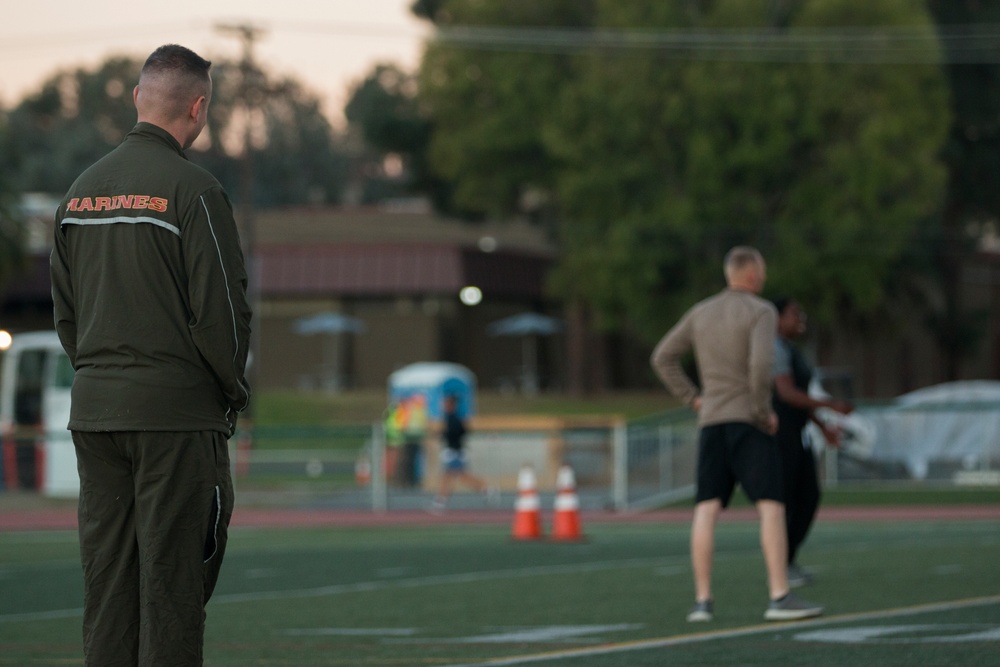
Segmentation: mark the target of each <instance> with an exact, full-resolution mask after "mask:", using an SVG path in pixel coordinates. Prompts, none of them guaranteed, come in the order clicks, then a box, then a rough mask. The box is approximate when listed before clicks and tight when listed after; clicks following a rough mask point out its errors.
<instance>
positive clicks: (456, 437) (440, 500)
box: [431, 395, 497, 513]
mask: <svg viewBox="0 0 1000 667" xmlns="http://www.w3.org/2000/svg"><path fill="white" fill-rule="evenodd" d="M467 433H468V428H467V427H466V424H465V420H464V419H462V417H460V416H459V414H458V399H457V398H456V397H455V396H451V395H448V396H445V398H444V430H443V432H442V439H443V441H444V447H442V448H441V484H440V486H439V487H438V492H437V496H436V497H435V498H434V501H433V503H432V504H431V512H433V513H440V512H443V511H444V508H445V506H446V505H447V504H448V497H449V496H450V495H451V492H452V489H453V488H454V486H455V483H456V482H464V483H465V484H466V485H468V486H471V487H472V488H474V489H476V490H477V491H479V492H480V493H485V494H486V496H487V498H488V499H489V500H490V501H491V502H492V501H494V500H495V499H496V496H497V492H496V490H495V489H494V488H493V487H492V486H491V485H490V484H489V483H487V482H486V480H484V479H483V478H481V477H477V476H476V475H473V474H472V473H471V472H469V469H468V463H467V462H466V460H465V436H466V434H467Z"/></svg>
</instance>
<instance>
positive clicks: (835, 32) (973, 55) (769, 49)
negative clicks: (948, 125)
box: [434, 24, 1000, 64]
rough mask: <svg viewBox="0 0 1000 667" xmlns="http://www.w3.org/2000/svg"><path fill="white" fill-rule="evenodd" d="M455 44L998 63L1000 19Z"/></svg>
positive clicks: (629, 32)
mask: <svg viewBox="0 0 1000 667" xmlns="http://www.w3.org/2000/svg"><path fill="white" fill-rule="evenodd" d="M434 41H436V42H437V43H439V44H441V45H443V46H451V47H456V48H466V49H476V50H487V51H511V52H531V53H548V54H567V55H571V54H581V53H590V52H610V53H615V52H635V51H655V52H657V53H658V54H660V55H662V56H664V57H667V58H673V59H677V60H736V61H746V62H832V63H873V64H875V63H878V64H891V63H901V64H919V63H933V64H940V63H950V64H973V63H987V64H994V63H1000V25H995V24H981V25H980V24H972V25H966V24H963V25H949V26H940V27H939V28H938V29H936V30H935V28H934V26H873V27H826V28H790V29H787V30H778V29H758V28H717V29H692V28H678V29H638V28H630V29H620V30H606V29H591V28H525V27H516V28H510V27H490V26H448V27H441V28H439V29H438V30H437V33H436V34H435V37H434Z"/></svg>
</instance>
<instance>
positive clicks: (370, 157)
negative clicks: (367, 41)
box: [344, 64, 450, 210]
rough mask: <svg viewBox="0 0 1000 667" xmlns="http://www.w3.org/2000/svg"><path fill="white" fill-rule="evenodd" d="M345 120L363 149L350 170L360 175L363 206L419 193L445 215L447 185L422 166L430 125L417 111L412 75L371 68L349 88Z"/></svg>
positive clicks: (394, 68) (382, 67)
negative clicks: (372, 202)
mask: <svg viewBox="0 0 1000 667" xmlns="http://www.w3.org/2000/svg"><path fill="white" fill-rule="evenodd" d="M344 115H345V116H346V118H347V121H348V123H349V124H350V130H351V132H356V133H357V134H358V135H359V136H360V138H361V142H360V143H361V145H362V146H363V149H362V150H360V151H359V153H360V156H359V158H357V161H358V162H359V164H358V166H357V167H356V168H355V170H354V171H355V172H356V173H358V174H359V175H361V176H362V179H361V180H363V184H362V189H363V191H364V194H363V196H362V200H363V201H369V200H374V199H379V198H384V197H386V196H401V195H407V194H414V193H421V194H425V195H427V196H429V197H430V198H431V200H432V201H433V202H434V204H435V206H436V207H437V208H438V209H441V210H450V209H449V207H450V198H449V190H448V186H447V183H445V182H444V181H442V180H441V179H439V178H437V177H435V176H434V174H433V173H431V170H430V169H429V167H428V164H427V147H428V142H429V140H430V136H431V125H430V123H429V122H428V120H427V118H426V117H425V116H424V114H423V113H422V112H421V110H420V105H419V102H418V100H417V81H416V77H415V76H414V75H413V74H409V73H407V72H404V71H402V70H401V69H399V67H397V66H395V65H389V64H378V65H376V66H375V67H374V68H373V69H372V71H371V72H370V73H369V74H368V75H367V76H366V77H365V79H364V80H363V81H361V83H359V84H357V85H356V86H355V87H354V89H353V91H352V93H351V97H350V100H348V102H347V106H346V107H345V108H344ZM386 165H390V166H389V168H388V169H387V168H386Z"/></svg>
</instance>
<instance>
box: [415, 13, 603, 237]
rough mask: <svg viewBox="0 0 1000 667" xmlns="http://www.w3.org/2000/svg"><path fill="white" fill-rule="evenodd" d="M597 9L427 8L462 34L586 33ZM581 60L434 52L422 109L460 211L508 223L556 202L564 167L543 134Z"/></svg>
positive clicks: (427, 58) (432, 48)
mask: <svg viewBox="0 0 1000 667" xmlns="http://www.w3.org/2000/svg"><path fill="white" fill-rule="evenodd" d="M591 4H592V3H591V2H589V1H580V0H551V1H549V2H545V3H513V4H511V3H506V4H503V3H486V2H476V0H450V1H446V0H441V1H439V2H426V1H423V2H418V3H417V5H418V7H417V9H418V11H419V12H422V14H423V15H424V16H430V17H431V18H432V19H433V20H434V21H435V22H436V23H437V25H438V27H439V28H441V29H445V30H447V29H448V28H452V27H455V26H469V25H471V26H485V27H489V26H528V27H533V28H538V27H545V26H556V27H560V26H571V27H583V26H586V25H588V24H589V21H590V18H591V13H592V9H591ZM572 64H573V57H572V56H569V55H539V54H538V53H534V52H531V51H525V52H519V51H484V50H466V49H462V48H456V47H455V46H454V45H452V44H450V43H449V42H447V41H439V42H432V43H430V44H429V45H428V47H427V50H426V52H425V54H424V58H423V61H422V62H421V66H420V73H419V81H420V100H421V104H422V109H423V110H424V112H425V113H426V114H428V116H429V117H430V120H431V122H432V123H433V128H434V129H433V136H432V138H431V142H430V147H429V160H430V164H431V166H432V168H433V169H434V170H435V171H436V172H437V173H438V174H439V175H440V176H441V177H442V178H444V179H446V180H449V181H451V182H452V184H453V199H452V204H453V206H454V207H455V208H456V209H459V210H462V211H466V212H475V213H476V214H478V215H479V216H488V217H495V218H501V217H505V216H507V215H509V214H510V213H512V212H522V211H524V210H525V207H527V208H529V209H537V208H538V206H539V204H540V203H543V202H545V201H547V194H548V193H550V192H551V189H552V186H553V184H554V180H553V179H554V175H555V173H556V165H555V163H554V162H553V159H552V156H551V154H550V153H549V152H548V151H547V150H546V147H545V144H544V140H543V136H542V127H543V124H544V121H545V119H546V118H547V117H548V116H549V113H550V110H551V107H552V105H553V103H554V101H555V99H556V95H557V93H558V91H559V90H560V89H561V88H562V86H563V85H564V84H565V82H566V81H568V80H569V79H570V77H571V76H572V74H573V68H572Z"/></svg>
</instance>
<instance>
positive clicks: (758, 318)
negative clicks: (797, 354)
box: [650, 289, 778, 430]
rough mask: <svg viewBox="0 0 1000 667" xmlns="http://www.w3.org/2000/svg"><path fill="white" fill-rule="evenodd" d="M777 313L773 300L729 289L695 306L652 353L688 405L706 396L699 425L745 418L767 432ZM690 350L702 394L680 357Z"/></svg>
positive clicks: (668, 382)
mask: <svg viewBox="0 0 1000 667" xmlns="http://www.w3.org/2000/svg"><path fill="white" fill-rule="evenodd" d="M777 317H778V315H777V312H776V311H775V309H774V306H773V305H772V304H771V303H770V302H768V301H765V300H764V299H762V298H760V297H758V296H756V295H754V294H751V293H750V292H744V291H740V290H735V289H725V290H723V291H721V292H719V293H718V294H716V295H715V296H713V297H710V298H708V299H705V300H704V301H700V302H699V303H697V304H695V305H694V307H692V308H691V310H689V311H688V312H687V313H686V314H685V315H684V317H682V318H681V319H680V321H679V322H678V323H677V324H676V325H675V326H674V327H673V328H672V329H671V330H670V331H668V332H667V334H666V335H665V336H664V337H663V338H662V339H661V340H660V342H659V344H657V346H656V349H655V350H654V351H653V355H652V357H651V359H650V361H651V363H652V365H653V369H654V370H655V371H656V373H657V375H659V377H660V379H661V380H663V384H665V385H666V386H667V389H669V390H670V392H671V393H672V394H674V395H675V396H677V397H678V398H680V399H681V400H683V401H684V402H685V403H686V404H688V405H691V403H692V402H693V401H694V399H695V398H697V397H698V396H699V395H700V396H701V410H700V412H699V413H698V423H699V424H700V425H702V426H707V425H710V424H721V423H725V422H743V423H749V424H753V425H754V426H757V427H758V428H761V429H763V430H766V428H767V421H768V415H769V414H770V411H771V366H772V363H773V359H774V337H775V335H776V328H777ZM691 349H694V354H695V361H696V362H697V364H698V374H699V376H700V378H701V385H702V390H701V393H700V394H699V391H698V388H697V387H696V386H695V385H694V383H693V382H692V381H691V379H690V378H689V377H688V376H687V375H686V374H685V373H684V370H683V369H682V368H681V359H682V358H683V356H684V355H685V354H686V353H687V352H688V351H689V350H691Z"/></svg>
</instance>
